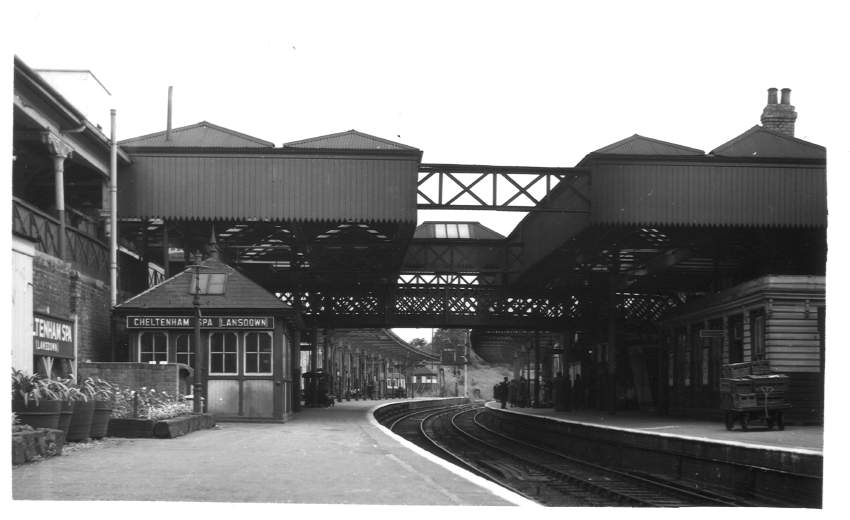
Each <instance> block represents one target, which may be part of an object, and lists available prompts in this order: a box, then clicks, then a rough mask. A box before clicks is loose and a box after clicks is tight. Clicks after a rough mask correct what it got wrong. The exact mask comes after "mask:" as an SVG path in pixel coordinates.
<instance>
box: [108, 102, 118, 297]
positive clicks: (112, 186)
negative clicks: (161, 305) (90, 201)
mask: <svg viewBox="0 0 850 520" xmlns="http://www.w3.org/2000/svg"><path fill="white" fill-rule="evenodd" d="M109 118H110V132H109V134H110V135H109V139H110V142H111V146H110V150H109V296H110V301H111V302H112V306H113V307H115V306H116V305H117V304H118V143H117V142H116V141H115V109H114V108H113V109H111V110H110V111H109Z"/></svg>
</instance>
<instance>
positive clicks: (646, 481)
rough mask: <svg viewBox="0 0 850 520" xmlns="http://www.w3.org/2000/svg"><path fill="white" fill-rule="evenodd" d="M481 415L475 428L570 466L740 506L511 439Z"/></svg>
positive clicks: (473, 419) (693, 496) (715, 495)
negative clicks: (567, 463)
mask: <svg viewBox="0 0 850 520" xmlns="http://www.w3.org/2000/svg"><path fill="white" fill-rule="evenodd" d="M483 413H486V411H485V410H478V411H477V412H476V414H475V416H473V418H472V422H473V423H474V424H475V425H476V426H477V427H479V428H481V429H482V430H485V431H487V432H488V433H490V434H492V435H494V436H496V437H499V438H502V439H504V440H505V441H507V442H509V443H511V444H519V445H522V446H526V447H528V448H530V449H533V450H537V451H540V452H543V453H546V454H547V455H551V456H553V457H557V458H559V459H562V460H565V461H567V462H569V463H571V464H578V465H581V466H585V467H589V468H592V469H593V470H594V471H600V472H603V473H608V474H613V475H617V476H618V477H621V478H624V479H629V480H632V481H636V482H640V483H643V484H646V485H649V486H652V487H656V488H661V489H663V490H665V491H669V492H672V493H675V494H678V495H685V496H687V497H690V498H693V499H695V500H700V501H708V502H710V503H713V504H715V505H717V506H727V507H731V506H739V505H741V504H740V502H736V501H731V500H729V499H728V498H726V497H722V496H720V495H717V494H715V493H709V492H701V491H695V490H691V489H687V488H683V487H681V486H674V485H671V484H668V483H666V482H661V481H658V480H655V479H650V478H647V477H643V476H640V475H635V474H633V473H628V472H625V471H620V470H617V469H613V468H608V467H605V466H601V465H599V464H595V463H592V462H588V461H584V460H581V459H577V458H575V457H570V456H568V455H564V454H562V453H559V452H557V451H554V450H551V449H549V448H546V447H544V446H539V445H536V444H532V443H530V442H526V441H523V440H521V439H517V438H515V437H511V436H509V435H505V434H503V433H501V432H498V431H496V430H493V429H492V428H489V427H488V426H486V425H484V424H482V423H481V422H480V421H479V420H478V416H479V415H481V414H483ZM465 433H466V432H465ZM482 442H486V441H483V440H482ZM495 449H500V448H498V447H496V448H495ZM553 471H555V472H558V473H560V471H558V470H553ZM649 505H653V506H655V505H657V504H654V503H652V502H650V503H649ZM688 505H690V504H688Z"/></svg>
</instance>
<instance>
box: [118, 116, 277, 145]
mask: <svg viewBox="0 0 850 520" xmlns="http://www.w3.org/2000/svg"><path fill="white" fill-rule="evenodd" d="M165 133H166V132H165V131H162V132H156V133H153V134H147V135H142V136H139V137H131V138H130V139H124V140H123V141H120V142H119V143H118V144H120V145H121V146H126V147H157V148H159V147H216V148H246V147H247V148H253V147H260V148H262V147H265V148H274V143H271V142H269V141H264V140H262V139H258V138H256V137H252V136H250V135H246V134H243V133H241V132H237V131H235V130H230V129H228V128H224V127H222V126H218V125H214V124H212V123H210V122H209V121H201V122H200V123H195V124H194V125H189V126H181V127H179V128H173V129H172V130H171V136H170V139H169V140H168V141H166V140H165Z"/></svg>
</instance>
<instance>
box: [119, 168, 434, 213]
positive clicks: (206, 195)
mask: <svg viewBox="0 0 850 520" xmlns="http://www.w3.org/2000/svg"><path fill="white" fill-rule="evenodd" d="M398 153H399V152H395V153H394V154H389V155H386V156H383V155H381V154H374V153H373V154H369V155H366V154H364V153H363V152H360V153H359V154H356V153H353V152H352V153H351V154H348V155H346V154H344V153H339V154H335V155H322V154H314V155H310V154H307V153H293V154H280V155H279V154H276V153H272V154H268V155H266V154H262V153H232V154H212V153H209V154H204V153H201V152H193V153H184V152H181V153H173V154H168V153H162V154H159V153H150V154H147V153H137V154H133V165H132V166H130V167H129V168H126V169H123V170H121V171H120V172H119V179H118V184H119V186H120V189H119V191H118V199H119V202H118V210H119V216H120V217H122V218H123V217H130V218H133V217H138V218H168V219H178V220H179V219H246V218H261V219H265V218H267V219H272V220H276V221H283V220H289V221H337V220H358V221H374V222H410V223H413V222H416V186H417V181H418V169H419V157H418V155H416V154H410V155H408V156H404V155H398Z"/></svg>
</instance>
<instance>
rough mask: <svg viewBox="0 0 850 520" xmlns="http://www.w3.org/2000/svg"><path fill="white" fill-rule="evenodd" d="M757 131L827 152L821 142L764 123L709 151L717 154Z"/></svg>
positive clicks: (711, 153)
mask: <svg viewBox="0 0 850 520" xmlns="http://www.w3.org/2000/svg"><path fill="white" fill-rule="evenodd" d="M756 133H766V134H768V135H771V136H773V137H776V138H779V139H782V140H784V141H788V142H791V143H796V144H799V145H801V146H805V147H809V148H812V149H815V150H817V151H823V152H826V147H824V146H821V145H819V144H816V143H812V142H810V141H806V140H805V139H800V138H799V137H794V136H793V135H787V134H783V133H782V132H777V131H776V130H771V129H770V128H765V127H764V126H762V125H753V126H752V127H751V128H749V129H748V130H745V131H744V132H743V133H741V134H739V135H736V136H735V137H733V138H732V139H729V140H728V141H726V142H725V143H723V144H721V145H719V146H716V147H715V148H714V149H713V150H711V151H710V152H709V154H710V155H717V154H719V153H721V152H722V151H723V150H725V149H728V148H731V147H732V145H734V144H736V143H738V142H741V141H743V140H744V139H746V138H747V137H749V136H751V135H754V134H756Z"/></svg>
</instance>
